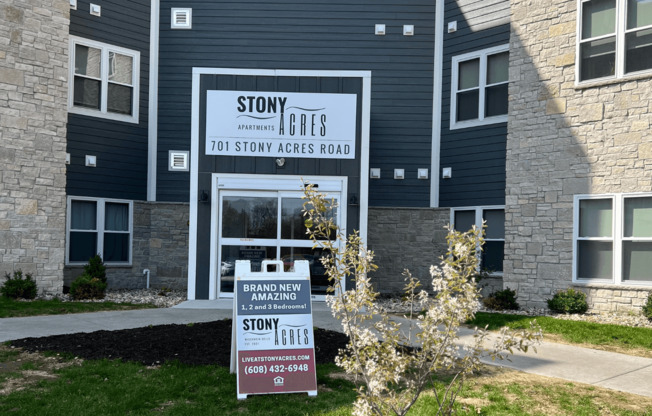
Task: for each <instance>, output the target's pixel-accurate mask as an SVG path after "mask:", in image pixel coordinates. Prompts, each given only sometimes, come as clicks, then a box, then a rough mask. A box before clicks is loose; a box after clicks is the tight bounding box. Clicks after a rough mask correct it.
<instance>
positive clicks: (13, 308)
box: [0, 296, 155, 318]
mask: <svg viewBox="0 0 652 416" xmlns="http://www.w3.org/2000/svg"><path fill="white" fill-rule="evenodd" d="M147 308H155V306H154V305H150V304H131V303H116V302H62V301H60V300H59V299H53V300H31V301H19V300H15V299H11V298H7V297H2V296H0V318H14V317H24V316H36V315H60V314H67V313H82V312H98V311H122V310H127V309H147Z"/></svg>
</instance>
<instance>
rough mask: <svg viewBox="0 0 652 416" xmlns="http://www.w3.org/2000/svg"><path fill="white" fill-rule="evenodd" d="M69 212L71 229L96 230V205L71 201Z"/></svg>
mask: <svg viewBox="0 0 652 416" xmlns="http://www.w3.org/2000/svg"><path fill="white" fill-rule="evenodd" d="M70 210H71V212H70V228H71V229H73V230H95V229H96V228H97V225H96V224H97V220H96V218H97V203H96V202H95V201H72V203H71V204H70Z"/></svg>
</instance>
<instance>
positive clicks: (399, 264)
mask: <svg viewBox="0 0 652 416" xmlns="http://www.w3.org/2000/svg"><path fill="white" fill-rule="evenodd" d="M449 222H450V209H448V208H369V220H368V230H369V231H368V238H367V245H368V247H369V248H370V249H371V250H373V251H374V253H375V256H376V257H375V263H376V264H377V265H378V270H377V271H376V272H374V273H373V274H371V278H372V281H373V283H374V285H375V288H376V290H378V291H379V292H381V293H397V292H403V287H404V286H405V281H404V276H403V275H402V273H403V270H404V269H406V268H407V269H409V270H410V272H412V275H413V276H415V277H418V278H419V279H420V280H421V281H422V282H423V283H424V285H425V287H426V288H429V287H430V283H429V282H430V266H431V265H433V264H439V257H440V256H441V255H443V254H444V253H445V252H446V234H447V231H446V230H445V229H444V227H445V226H446V225H447V224H448V223H449Z"/></svg>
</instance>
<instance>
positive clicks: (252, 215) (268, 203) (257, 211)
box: [222, 196, 278, 238]
mask: <svg viewBox="0 0 652 416" xmlns="http://www.w3.org/2000/svg"><path fill="white" fill-rule="evenodd" d="M277 219H278V199H277V198H262V197H240V196H226V197H224V200H223V206H222V236H223V237H233V238H277V236H276V226H277V222H278V221H277Z"/></svg>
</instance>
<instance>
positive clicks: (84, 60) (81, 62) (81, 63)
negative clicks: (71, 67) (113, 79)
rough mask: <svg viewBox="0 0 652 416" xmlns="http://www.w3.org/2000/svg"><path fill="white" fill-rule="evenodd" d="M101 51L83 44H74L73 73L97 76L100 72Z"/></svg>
mask: <svg viewBox="0 0 652 416" xmlns="http://www.w3.org/2000/svg"><path fill="white" fill-rule="evenodd" d="M101 64H102V51H101V50H99V49H97V48H89V47H88V46H84V45H75V75H86V76H88V77H92V78H99V77H100V73H101Z"/></svg>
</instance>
